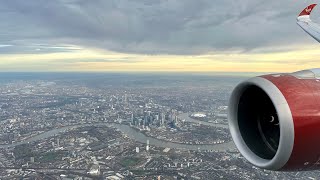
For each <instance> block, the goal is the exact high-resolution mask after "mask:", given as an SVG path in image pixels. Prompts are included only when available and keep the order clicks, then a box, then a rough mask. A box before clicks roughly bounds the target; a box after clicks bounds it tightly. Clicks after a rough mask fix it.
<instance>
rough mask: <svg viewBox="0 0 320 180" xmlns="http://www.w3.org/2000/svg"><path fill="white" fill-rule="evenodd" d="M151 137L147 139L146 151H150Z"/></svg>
mask: <svg viewBox="0 0 320 180" xmlns="http://www.w3.org/2000/svg"><path fill="white" fill-rule="evenodd" d="M149 148H150V147H149V139H148V140H147V147H146V151H149Z"/></svg>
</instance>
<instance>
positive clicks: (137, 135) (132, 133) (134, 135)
mask: <svg viewBox="0 0 320 180" xmlns="http://www.w3.org/2000/svg"><path fill="white" fill-rule="evenodd" d="M211 124H212V123H211ZM86 126H108V127H115V128H117V129H119V130H120V131H121V132H123V133H124V134H126V135H127V136H128V137H130V138H131V139H134V140H135V141H137V142H140V143H146V142H147V140H149V143H150V145H152V146H157V147H163V148H172V149H187V150H214V151H226V150H228V149H234V147H235V146H234V143H233V142H227V143H223V144H215V145H190V144H181V143H173V142H169V141H164V140H159V139H156V138H153V137H148V136H146V135H145V134H143V133H141V132H139V131H137V130H136V129H133V128H132V127H130V126H128V125H124V124H115V123H93V124H83V125H74V126H67V127H62V128H58V129H53V130H50V131H47V132H44V133H42V134H39V135H36V136H34V137H31V138H29V139H27V140H25V141H22V142H16V143H13V144H8V145H0V148H13V147H15V146H18V145H21V144H26V143H31V142H35V141H38V140H41V139H45V138H49V137H52V136H54V135H56V134H59V133H62V132H65V131H67V130H70V129H73V128H79V127H86Z"/></svg>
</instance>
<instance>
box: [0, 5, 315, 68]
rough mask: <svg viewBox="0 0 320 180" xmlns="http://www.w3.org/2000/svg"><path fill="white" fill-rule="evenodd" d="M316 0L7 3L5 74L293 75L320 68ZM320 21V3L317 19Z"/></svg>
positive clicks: (0, 61) (1, 18)
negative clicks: (309, 10)
mask: <svg viewBox="0 0 320 180" xmlns="http://www.w3.org/2000/svg"><path fill="white" fill-rule="evenodd" d="M315 2H316V1H309V0H304V1H302V0H300V1H298V0H281V1H279V0H268V1H266V0H50V1H48V0H28V1H26V0H0V22H1V23H0V71H2V72H20V71H22V72H27V71H31V72H37V71H39V72H48V71H50V72H69V71H70V72H82V71H85V72H118V71H120V72H122V71H125V72H127V71H129V72H292V71H297V70H301V69H308V68H316V67H320V58H319V57H320V44H318V42H316V41H315V40H313V39H312V38H311V37H309V36H308V35H307V34H306V33H304V32H303V30H302V29H300V27H299V26H298V25H296V17H297V15H298V14H299V13H300V12H301V11H302V9H303V8H305V7H306V6H307V5H309V4H311V3H315ZM312 19H313V20H314V21H316V22H317V21H318V22H320V6H319V7H318V8H317V7H316V8H315V10H314V13H313V14H312Z"/></svg>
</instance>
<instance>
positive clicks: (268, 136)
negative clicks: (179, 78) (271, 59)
mask: <svg viewBox="0 0 320 180" xmlns="http://www.w3.org/2000/svg"><path fill="white" fill-rule="evenodd" d="M318 78H320V69H311V70H304V71H299V72H295V73H291V74H272V75H265V76H260V77H255V78H252V79H249V80H247V81H244V82H242V83H241V84H239V85H238V86H237V87H236V88H235V90H234V91H233V93H232V95H231V98H230V102H229V112H228V119H229V127H230V132H231V135H232V138H233V140H234V142H235V144H236V146H237V148H238V149H239V151H240V153H241V154H242V155H243V156H244V157H245V158H246V159H247V160H248V161H249V162H250V163H252V164H253V165H255V166H257V167H260V168H263V169H268V170H277V171H305V170H315V169H320V79H318Z"/></svg>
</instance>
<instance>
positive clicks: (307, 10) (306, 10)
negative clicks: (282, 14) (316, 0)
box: [299, 4, 317, 17]
mask: <svg viewBox="0 0 320 180" xmlns="http://www.w3.org/2000/svg"><path fill="white" fill-rule="evenodd" d="M316 6H317V4H311V5H309V6H308V7H306V8H304V9H303V10H302V12H301V13H300V14H299V17H300V16H309V15H310V14H311V12H312V10H313V8H314V7H316Z"/></svg>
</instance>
